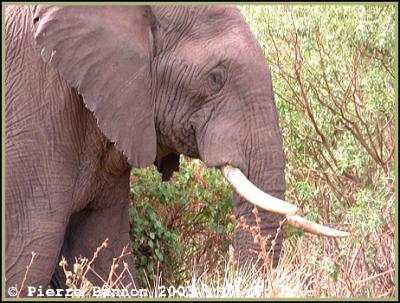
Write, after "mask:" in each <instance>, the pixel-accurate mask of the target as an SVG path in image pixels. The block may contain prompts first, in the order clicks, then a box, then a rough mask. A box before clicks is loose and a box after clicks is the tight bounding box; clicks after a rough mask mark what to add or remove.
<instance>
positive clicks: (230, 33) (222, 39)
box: [178, 26, 262, 65]
mask: <svg viewBox="0 0 400 303" xmlns="http://www.w3.org/2000/svg"><path fill="white" fill-rule="evenodd" d="M178 51H179V52H180V55H181V56H182V57H183V58H184V59H186V60H188V61H190V62H193V63H195V64H198V65H201V64H204V63H205V61H210V60H213V59H215V60H229V59H232V60H240V58H244V56H243V54H246V57H247V58H249V59H251V58H254V59H256V58H257V59H261V57H260V55H262V51H261V48H260V46H259V44H258V42H257V40H256V39H255V37H254V36H253V35H252V33H251V32H250V33H249V32H248V31H246V30H245V29H243V28H241V27H239V26H237V27H231V28H230V29H229V30H226V31H225V33H224V35H218V36H203V37H201V38H198V39H190V40H188V41H185V42H184V43H182V44H181V45H180V47H179V49H178Z"/></svg>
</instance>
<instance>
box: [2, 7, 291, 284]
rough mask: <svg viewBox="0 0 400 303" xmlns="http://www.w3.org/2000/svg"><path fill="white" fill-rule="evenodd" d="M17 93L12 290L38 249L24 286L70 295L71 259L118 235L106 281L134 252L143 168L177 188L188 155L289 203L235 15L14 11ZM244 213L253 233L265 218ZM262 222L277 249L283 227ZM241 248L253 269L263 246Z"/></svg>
mask: <svg viewBox="0 0 400 303" xmlns="http://www.w3.org/2000/svg"><path fill="white" fill-rule="evenodd" d="M6 89H7V90H6V108H5V113H6V278H7V282H6V283H7V287H9V286H12V285H15V284H17V285H20V284H21V282H22V280H23V276H24V273H25V269H26V265H27V264H28V263H29V260H30V258H31V252H32V251H35V252H37V253H38V257H37V259H36V261H35V262H34V264H33V266H32V267H31V270H30V272H29V275H28V279H27V281H26V284H25V285H36V286H38V285H43V287H46V286H47V285H48V284H49V283H51V284H52V285H53V286H54V287H62V286H63V285H64V284H63V282H64V281H65V277H64V275H63V274H62V272H61V270H60V267H59V266H58V262H59V258H60V255H64V256H66V257H67V259H68V260H69V264H73V260H74V257H75V256H79V255H82V256H86V257H91V256H92V255H93V252H94V251H95V249H96V247H98V246H99V245H100V244H101V243H102V241H103V240H104V239H105V238H106V237H108V238H109V240H110V241H109V248H108V249H107V250H103V251H102V253H101V254H100V256H99V257H98V259H97V261H96V263H95V269H96V271H97V272H98V273H99V274H101V275H102V276H103V277H104V278H105V277H107V273H108V270H109V266H110V264H111V261H112V257H113V256H117V255H119V254H120V252H121V250H122V248H123V246H124V245H126V244H127V243H129V234H128V230H129V226H128V211H127V209H128V201H129V198H128V196H129V190H128V181H129V171H130V168H131V167H132V166H134V167H146V166H149V165H151V164H153V163H154V164H155V165H157V166H158V169H159V171H160V172H162V173H163V179H164V180H168V179H169V177H170V176H171V174H172V172H173V171H174V170H177V169H178V165H179V162H178V159H179V157H178V155H179V154H185V155H188V156H191V157H198V158H200V159H202V160H203V161H204V162H205V163H206V165H207V166H209V167H220V166H221V165H224V164H231V165H233V166H235V167H238V168H240V169H241V170H242V171H243V172H244V173H245V174H246V175H247V176H248V178H249V179H250V180H251V181H252V182H253V183H254V184H255V185H257V186H258V187H259V188H261V189H262V190H264V191H265V192H267V193H270V194H272V195H274V196H276V197H278V198H281V199H283V196H284V190H285V182H284V156H283V150H282V138H281V132H280V129H279V125H278V116H277V111H276V106H275V103H274V97H273V90H272V82H271V74H270V70H269V68H268V66H267V64H266V63H265V60H264V57H263V53H262V50H261V48H260V45H259V44H258V42H257V41H256V39H255V37H254V36H253V34H252V33H251V31H250V29H249V27H248V25H247V24H246V22H245V20H244V18H243V16H242V15H241V14H240V12H239V10H238V9H237V8H234V7H221V6H214V7H208V6H200V7H190V6H180V7H170V6H162V7H152V8H149V7H144V6H141V7H134V6H128V7H117V6H112V7H111V6H110V7H84V6H76V7H73V6H66V7H28V6H11V7H7V10H6ZM114 143H115V144H114ZM233 203H234V214H235V215H236V217H237V218H239V217H240V216H244V217H245V218H246V219H247V222H248V223H249V224H250V225H254V224H255V220H254V216H253V214H252V212H251V211H252V210H253V206H252V205H250V204H249V203H247V202H245V201H243V200H242V199H240V198H238V196H235V197H234V201H233ZM259 213H260V217H261V220H262V226H261V227H262V231H263V233H264V234H270V235H272V236H273V237H275V234H276V229H277V228H278V226H279V220H280V219H282V217H281V216H276V215H272V214H270V213H267V212H265V211H262V210H259ZM235 236H236V239H235V243H234V246H235V251H236V252H237V253H239V255H240V260H241V262H244V261H245V259H246V258H249V257H250V258H254V257H255V256H256V255H257V252H258V251H259V250H260V248H259V247H258V246H257V245H256V244H254V241H253V238H252V237H251V235H250V234H249V233H248V232H245V231H243V230H237V231H236V234H235ZM281 242H282V235H281V234H279V235H278V236H277V241H276V245H275V252H274V255H273V257H274V262H275V263H276V262H277V261H278V258H279V253H280V250H281ZM268 245H270V244H268ZM267 249H268V248H267ZM253 250H254V251H255V252H254V251H253ZM131 263H132V262H131V260H129V264H130V266H131ZM131 271H132V272H134V269H133V268H132V267H131Z"/></svg>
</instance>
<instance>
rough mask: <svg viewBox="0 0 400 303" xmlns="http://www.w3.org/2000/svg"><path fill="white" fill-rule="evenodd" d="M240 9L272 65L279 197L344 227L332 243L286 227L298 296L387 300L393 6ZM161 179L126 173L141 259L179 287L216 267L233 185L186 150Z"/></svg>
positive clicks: (152, 173)
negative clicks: (282, 190) (280, 158)
mask: <svg viewBox="0 0 400 303" xmlns="http://www.w3.org/2000/svg"><path fill="white" fill-rule="evenodd" d="M241 11H242V12H243V14H244V15H245V18H246V20H247V21H248V23H249V25H250V27H251V29H252V31H253V32H254V33H255V35H256V37H257V39H258V41H259V42H260V44H261V46H262V49H263V51H264V54H265V57H266V61H267V62H268V64H269V66H270V68H271V72H272V77H273V82H274V88H275V96H276V102H277V106H278V111H279V115H280V125H281V128H282V131H283V137H284V148H285V154H286V158H287V163H286V179H287V180H286V181H287V192H286V197H287V200H288V201H289V202H292V203H294V204H296V205H298V206H299V208H300V209H301V210H302V211H303V213H304V215H305V217H307V218H309V219H311V220H314V221H317V222H322V223H323V224H326V225H329V226H332V227H337V228H340V229H344V230H347V231H349V232H350V233H351V234H352V236H351V237H350V238H349V239H345V240H340V241H333V240H330V239H321V238H315V237H312V236H308V235H307V234H305V233H303V232H298V231H294V230H293V229H286V236H287V238H288V239H287V240H286V244H285V248H284V250H283V257H284V258H286V257H287V256H288V255H289V256H292V257H293V258H294V259H295V260H297V261H293V262H294V263H293V264H292V265H293V266H292V267H291V268H292V269H293V270H298V271H299V272H301V273H302V274H303V276H302V277H303V278H304V279H305V280H302V282H301V283H302V284H301V286H302V287H304V288H306V290H307V292H306V296H313V297H319V296H327V297H332V296H333V297H377V296H383V297H393V296H394V294H395V286H394V262H395V257H394V233H395V231H394V229H395V224H394V215H395V203H394V202H395V189H394V186H395V163H394V162H395V161H394V154H395V122H394V121H395V116H394V112H395V82H396V77H395V49H396V44H397V42H396V39H395V16H396V7H395V6H394V5H387V4H386V5H340V6H336V5H335V6H332V5H299V6H286V5H272V6H266V5H251V6H242V7H241ZM160 179H161V178H160V175H159V174H158V173H157V172H156V170H155V169H154V168H150V169H146V170H136V169H134V170H133V171H132V178H131V181H132V182H131V195H132V205H131V238H132V248H133V253H134V255H136V256H140V257H139V258H138V259H137V260H136V263H137V265H138V267H139V268H140V269H144V270H145V271H147V274H148V277H149V279H150V280H151V275H152V274H155V273H156V272H157V270H156V269H157V264H158V262H159V263H160V267H159V269H161V271H162V272H163V276H164V279H166V281H167V282H168V283H173V284H175V285H178V284H179V283H180V282H183V281H190V280H191V274H192V267H193V266H194V265H198V266H197V267H199V266H201V267H202V268H221V267H220V266H223V262H222V260H223V258H222V257H223V256H224V255H225V254H226V252H227V251H228V247H229V244H230V243H231V239H232V230H233V225H232V222H231V220H230V214H231V209H232V205H231V202H230V199H231V191H230V189H229V188H228V186H227V185H226V184H225V182H224V181H223V180H222V178H221V176H220V173H219V172H218V171H217V170H213V169H211V170H206V169H205V166H204V164H202V163H201V162H200V161H198V160H192V159H189V158H185V157H182V158H181V169H180V172H179V173H178V174H175V175H174V177H173V178H172V180H171V181H170V182H166V183H162V182H161V180H160ZM150 243H151V244H150ZM298 255H301V256H307V258H303V259H299V258H298ZM296 262H297V263H296ZM307 262H308V263H307ZM296 266H298V267H296ZM307 271H308V272H307ZM286 273H287V274H288V275H289V274H290V273H289V272H286ZM314 275H315V276H314ZM142 278H143V277H142ZM306 278H307V279H306ZM143 279H144V278H143ZM142 281H143V280H142ZM176 283H178V284H176ZM299 283H300V282H299Z"/></svg>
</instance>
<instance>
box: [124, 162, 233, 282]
mask: <svg viewBox="0 0 400 303" xmlns="http://www.w3.org/2000/svg"><path fill="white" fill-rule="evenodd" d="M131 185H132V186H131V196H132V206H131V207H130V215H131V230H130V233H131V238H132V250H133V252H134V255H137V256H140V257H139V258H137V260H136V265H137V267H138V268H140V269H145V271H146V274H147V277H145V276H144V272H143V271H139V278H140V280H141V282H142V284H144V285H146V284H147V283H149V282H150V283H151V282H152V280H153V275H154V274H157V273H158V270H159V268H161V269H162V272H163V277H164V280H165V282H166V283H172V284H175V285H176V284H177V283H178V284H179V283H180V282H182V281H184V280H186V279H188V278H190V273H191V270H192V267H193V266H194V265H195V264H202V265H207V266H210V267H213V266H217V265H218V263H219V262H221V260H222V259H221V258H222V257H223V254H224V253H225V252H226V251H227V250H228V248H229V245H230V243H231V238H232V231H233V224H232V222H231V220H230V215H231V211H232V203H231V199H232V194H231V191H230V189H229V186H228V185H227V184H226V183H225V181H224V179H223V178H222V177H221V174H220V172H219V171H217V170H213V169H206V167H205V165H204V164H203V163H201V162H200V161H199V160H194V159H190V158H185V157H183V156H182V157H181V159H180V172H179V174H174V176H173V177H172V178H171V180H170V181H169V182H161V175H160V174H159V173H158V172H157V170H156V169H155V167H152V168H150V169H147V170H139V169H133V170H132V174H131ZM147 279H149V280H150V281H147Z"/></svg>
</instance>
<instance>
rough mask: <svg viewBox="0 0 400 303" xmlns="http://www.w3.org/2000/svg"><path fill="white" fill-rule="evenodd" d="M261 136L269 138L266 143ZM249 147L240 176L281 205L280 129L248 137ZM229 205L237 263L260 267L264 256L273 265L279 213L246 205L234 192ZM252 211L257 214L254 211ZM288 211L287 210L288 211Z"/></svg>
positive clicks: (278, 238) (279, 228) (279, 242)
mask: <svg viewBox="0 0 400 303" xmlns="http://www.w3.org/2000/svg"><path fill="white" fill-rule="evenodd" d="M261 134H264V135H265V137H267V139H269V140H268V144H267V143H266V142H265V139H266V138H265V137H263V136H261ZM271 138H272V139H271ZM251 147H252V149H251V150H250V152H249V154H248V156H249V163H248V170H247V171H246V172H244V173H245V174H247V177H248V179H249V181H250V182H251V183H253V184H254V185H255V186H256V187H257V188H258V189H260V190H261V191H263V192H265V193H267V194H269V195H271V196H273V197H275V198H276V199H275V200H276V201H279V200H280V201H282V202H283V200H284V192H285V188H286V185H285V173H284V167H285V159H284V154H283V148H282V140H281V135H280V130H279V129H278V128H275V129H274V130H271V129H269V130H267V131H258V132H257V135H255V136H252V138H251ZM277 199H279V200H277ZM233 203H234V215H235V217H236V220H237V223H238V224H236V227H235V240H234V247H235V252H236V253H237V255H238V258H239V263H240V264H245V263H246V262H248V261H251V262H252V263H256V262H257V264H259V265H262V264H263V263H265V261H266V257H268V258H269V261H270V262H272V265H273V266H276V265H277V263H278V261H279V255H280V252H281V248H282V240H283V230H282V226H281V222H282V221H284V219H285V215H284V214H283V212H278V213H276V212H272V211H273V210H271V209H270V210H271V211H267V210H265V209H262V208H260V207H258V206H255V205H253V204H252V203H249V202H248V201H246V199H244V198H242V197H241V196H240V195H238V194H237V193H235V195H234V199H233ZM289 205H290V204H289ZM255 208H256V209H257V211H254V209H255ZM292 210H293V209H291V208H290V211H292ZM288 214H292V213H291V212H289V213H288ZM249 259H250V260H249Z"/></svg>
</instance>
